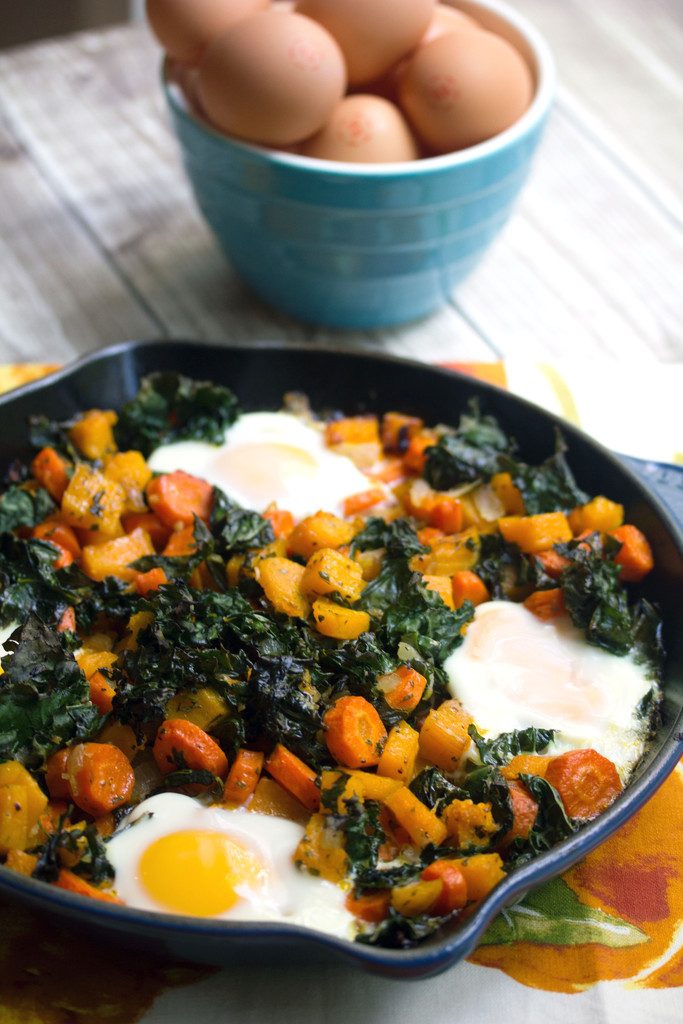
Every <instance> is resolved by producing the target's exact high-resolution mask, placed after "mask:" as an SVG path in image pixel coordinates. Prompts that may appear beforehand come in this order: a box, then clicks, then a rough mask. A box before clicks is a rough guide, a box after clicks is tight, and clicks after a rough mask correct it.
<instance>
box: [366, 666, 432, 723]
mask: <svg viewBox="0 0 683 1024" xmlns="http://www.w3.org/2000/svg"><path fill="white" fill-rule="evenodd" d="M377 682H378V684H379V686H380V688H381V689H382V690H383V691H384V699H385V700H386V702H387V704H388V705H389V707H392V708H394V710H396V711H404V712H405V713H406V714H409V713H410V712H411V711H414V710H415V708H416V707H417V705H418V704H419V703H420V701H421V700H422V694H423V693H424V691H425V687H426V686H427V680H426V679H425V677H424V676H423V675H422V673H421V672H418V671H417V670H416V669H414V668H409V667H408V666H407V665H401V666H400V668H397V669H396V671H395V672H390V673H389V674H388V675H386V676H380V678H379V679H378V680H377Z"/></svg>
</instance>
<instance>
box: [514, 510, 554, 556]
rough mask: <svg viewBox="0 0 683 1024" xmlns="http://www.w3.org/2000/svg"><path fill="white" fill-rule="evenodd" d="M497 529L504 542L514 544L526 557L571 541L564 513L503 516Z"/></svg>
mask: <svg viewBox="0 0 683 1024" xmlns="http://www.w3.org/2000/svg"><path fill="white" fill-rule="evenodd" d="M498 529H499V530H500V532H501V533H502V535H503V537H504V538H505V540H506V541H508V542H509V543H511V544H516V545H517V546H518V547H519V548H521V550H522V551H524V552H525V553H526V554H528V555H533V554H536V552H538V551H545V550H546V548H551V547H552V546H553V544H563V543H565V542H566V541H568V540H571V539H572V531H571V527H570V525H569V521H568V519H567V517H566V515H565V514H564V512H541V513H539V515H536V516H503V517H502V518H501V519H499V520H498Z"/></svg>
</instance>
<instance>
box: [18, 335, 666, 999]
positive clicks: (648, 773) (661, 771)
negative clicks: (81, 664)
mask: <svg viewBox="0 0 683 1024" xmlns="http://www.w3.org/2000/svg"><path fill="white" fill-rule="evenodd" d="M198 348H201V349H203V350H204V351H206V352H208V353H212V354H215V356H216V357H217V358H220V357H221V355H222V354H225V353H226V352H228V353H229V352H231V351H237V352H249V351H250V350H254V349H257V350H259V351H263V350H269V349H270V350H276V351H278V352H281V353H283V354H285V355H286V353H287V352H292V351H295V352H300V353H304V354H306V355H310V354H311V353H312V352H313V353H316V354H323V355H326V356H329V357H330V358H331V359H332V360H334V359H337V358H339V357H343V358H344V359H351V360H354V361H356V362H357V363H358V369H359V372H360V373H362V372H363V370H364V364H365V366H367V367H368V369H370V364H372V363H373V362H374V363H376V364H377V363H380V364H381V363H385V364H386V363H390V364H394V365H398V366H399V367H402V368H404V369H405V370H406V371H408V372H409V371H410V370H411V369H415V370H420V371H425V370H427V371H429V372H430V374H435V375H438V376H440V377H444V378H453V377H455V378H459V379H460V381H461V382H462V383H465V384H469V385H471V386H472V387H473V388H475V390H478V391H480V392H482V393H483V394H484V395H486V394H491V395H498V396H500V393H501V389H499V388H496V387H495V386H494V385H492V384H488V383H487V382H485V381H480V380H474V379H473V378H471V377H469V376H467V375H466V374H464V373H462V372H460V371H457V370H451V369H447V368H444V367H440V366H434V365H431V364H428V363H424V362H420V361H418V360H415V359H406V358H405V357H401V356H396V355H393V354H387V353H376V352H374V351H371V350H360V351H348V350H346V349H344V348H343V347H342V346H340V345H337V346H321V345H314V346H311V345H310V344H306V343H303V342H301V343H289V342H287V343H283V342H282V341H276V340H271V339H263V340H249V341H244V342H234V341H230V342H229V343H228V344H218V343H215V342H214V343H212V342H203V341H202V342H188V341H185V340H182V339H173V340H171V339H160V340H158V341H126V342H120V343H118V344H115V345H111V346H107V347H105V348H103V349H100V350H98V351H95V352H92V353H89V354H87V355H85V356H82V357H81V358H79V359H77V360H75V361H74V362H71V363H69V364H67V365H66V366H65V367H63V368H62V369H60V370H58V371H56V372H55V373H52V374H50V375H49V376H47V377H44V378H40V379H38V380H36V381H32V382H30V383H28V384H26V385H24V386H22V387H20V388H17V389H15V390H13V391H11V392H8V393H7V394H5V395H1V396H0V412H3V411H6V410H9V409H11V406H12V404H13V403H14V402H15V401H16V400H17V399H22V398H24V397H26V396H35V395H38V394H39V393H40V392H41V391H42V390H44V389H46V388H50V387H55V386H56V387H61V388H65V387H68V385H69V383H70V382H71V381H72V380H73V379H74V378H77V377H78V376H79V375H80V374H81V373H82V372H83V371H84V370H87V369H88V368H89V367H92V366H97V364H101V366H102V368H103V369H104V367H105V366H107V364H108V363H111V362H113V363H114V365H119V366H120V367H121V369H123V370H125V369H126V367H125V361H126V359H127V358H128V357H129V356H130V357H131V358H133V359H135V356H136V354H137V353H142V354H145V353H147V352H151V353H159V354H160V360H161V361H163V358H164V356H163V355H162V354H161V353H163V352H164V351H165V352H166V353H168V352H169V351H172V350H176V351H182V350H183V349H185V350H187V353H188V356H189V354H190V352H191V351H193V350H196V349H198ZM128 369H130V367H129V368H128ZM377 369H379V367H377ZM185 372H191V367H188V369H187V371H185ZM370 372H372V371H370ZM503 394H505V395H506V398H507V399H509V400H510V402H511V403H512V405H513V406H517V407H519V408H522V409H526V411H527V412H528V413H530V414H535V415H539V413H540V414H542V415H543V416H544V417H546V418H547V419H548V420H550V421H551V422H554V423H556V424H557V425H559V426H561V428H562V430H563V431H564V433H565V435H567V436H568V437H569V438H570V439H571V438H572V437H574V438H576V439H579V440H583V442H584V443H587V444H588V446H589V447H592V448H593V450H594V452H595V454H597V455H598V456H599V457H600V458H601V459H603V460H605V461H607V462H609V463H611V464H612V465H613V466H614V467H615V468H616V469H617V470H618V471H619V472H620V473H621V474H622V475H623V476H624V477H625V478H626V480H627V481H628V482H629V483H630V484H631V486H632V487H633V488H634V490H635V491H636V492H638V494H639V497H640V498H641V499H642V500H643V501H644V502H645V504H646V505H647V506H648V507H649V508H651V509H653V510H654V511H655V513H656V514H657V515H658V516H659V518H660V519H661V520H662V522H663V524H664V526H665V528H666V530H667V533H668V535H669V538H670V539H671V540H672V541H673V543H674V546H675V547H676V548H677V549H678V552H679V554H680V556H681V557H682V558H683V529H681V527H680V526H679V525H678V523H677V522H676V520H675V519H674V517H673V515H672V513H671V511H670V510H669V509H668V508H667V506H666V505H665V504H664V503H663V502H662V501H661V500H660V499H659V498H658V497H657V495H655V494H653V493H652V492H651V491H649V490H648V489H647V487H646V486H645V484H644V483H643V481H642V480H641V479H639V478H638V476H637V475H636V474H635V473H634V472H633V471H632V470H631V469H630V468H629V467H628V466H627V465H625V464H624V463H623V462H622V460H621V459H619V458H618V456H616V455H615V454H614V453H612V452H611V451H610V450H609V449H607V448H605V447H604V446H603V445H601V444H600V443H599V442H597V441H594V440H593V439H592V438H591V437H589V436H588V435H587V434H585V433H584V432H583V431H582V430H580V429H578V428H576V427H574V426H573V425H572V424H569V423H567V422H566V421H564V420H561V419H560V418H559V417H558V416H555V415H554V414H552V413H548V412H547V411H546V410H544V409H542V408H540V407H539V406H537V405H535V404H534V403H532V402H529V401H528V400H526V399H523V398H520V397H519V396H517V395H514V394H512V393H510V392H503ZM668 724H669V725H670V729H669V732H668V734H666V735H665V736H664V737H663V740H662V744H661V747H660V749H659V750H658V751H657V753H656V754H655V755H654V756H653V758H652V760H651V761H650V763H649V764H648V766H647V768H646V769H645V770H644V771H643V772H642V774H641V775H640V776H638V778H636V780H635V781H634V782H633V783H632V784H630V785H629V786H628V787H627V789H626V790H624V791H623V793H622V794H621V796H620V797H619V799H618V801H617V802H616V803H615V804H613V805H612V806H611V807H610V808H608V809H607V810H606V811H604V812H603V813H602V814H601V815H599V816H598V817H597V818H595V819H594V820H593V821H591V822H589V823H588V824H587V825H586V826H584V827H583V828H582V829H581V830H580V831H579V832H577V833H575V834H574V835H573V836H572V837H570V838H568V839H565V840H563V842H562V843H561V844H560V845H559V846H556V847H553V848H551V849H550V850H547V851H544V852H543V853H541V854H539V855H538V856H537V857H534V858H533V860H531V861H530V862H529V863H528V864H525V865H523V866H522V867H519V868H517V869H516V870H515V871H514V872H512V873H511V874H510V875H507V876H506V878H505V879H504V880H503V881H501V882H500V883H499V884H498V885H497V886H496V888H495V889H493V890H492V892H491V893H490V894H489V896H488V897H486V899H485V900H484V901H482V903H481V904H479V906H478V907H477V908H476V909H475V910H474V912H473V913H472V915H471V916H470V917H469V918H468V919H467V920H466V921H465V922H463V923H462V924H460V923H458V925H457V927H455V928H454V929H453V931H451V932H448V931H446V932H444V933H442V934H441V935H439V934H438V933H437V935H436V936H435V937H434V941H433V942H430V944H429V945H418V946H415V947H413V948H410V949H399V950H395V949H387V948H384V947H378V946H370V945H365V944H362V943H358V942H354V941H352V940H349V939H346V938H338V937H336V936H332V935H327V934H326V933H324V932H318V931H315V930H314V929H309V928H305V927H302V926H299V925H291V924H283V923H281V922H241V921H208V920H205V919H202V918H194V917H189V916H182V915H175V914H166V913H155V912H152V911H145V910H140V909H137V908H135V907H127V906H120V905H116V904H110V903H105V902H100V901H95V900H83V899H81V898H80V897H78V896H77V895H76V894H74V893H70V892H67V891H66V890H63V889H59V888H57V887H54V886H49V885H46V884H45V883H44V882H40V881H38V880H36V879H33V878H28V877H25V876H23V875H20V874H18V873H16V872H13V871H11V870H10V869H8V868H6V867H5V866H4V865H0V892H4V893H5V894H9V895H11V896H14V897H15V898H20V899H21V898H23V900H24V902H26V903H28V904H29V905H33V906H34V907H35V906H36V905H38V906H40V907H41V909H42V908H46V907H47V908H54V909H55V910H59V911H60V912H61V913H62V914H63V915H64V916H67V917H70V918H71V919H82V920H85V921H87V922H88V924H97V923H101V924H103V925H106V924H107V923H109V924H111V925H113V927H114V928H116V929H117V930H118V931H119V932H121V931H123V930H124V928H125V925H126V924H130V925H131V927H132V928H133V931H134V934H135V935H138V936H139V935H142V936H143V937H144V938H150V939H151V938H153V937H158V936H159V935H160V934H161V933H163V934H167V935H173V936H176V937H177V936H186V937H188V938H192V939H194V940H201V939H202V938H205V939H213V940H214V941H215V940H218V939H220V938H222V937H224V938H225V939H231V940H232V941H233V943H234V942H244V943H246V944H254V943H259V942H272V941H273V940H280V941H286V940H288V939H289V940H291V941H292V942H296V941H297V940H298V941H299V942H303V943H305V944H306V945H308V946H309V947H311V948H313V947H316V946H320V947H323V948H326V949H328V950H333V951H335V952H336V954H338V956H339V959H340V962H347V963H355V965H356V966H359V967H366V968H367V969H370V970H372V969H375V970H379V971H383V972H384V973H386V974H389V975H392V976H394V977H396V978H397V979H401V978H405V979H410V978H419V977H426V976H428V975H432V974H436V973H438V972H439V971H441V970H445V969H446V968H447V967H449V966H451V965H453V964H455V963H456V962H457V961H458V960H460V959H462V958H464V957H465V956H467V955H468V954H469V953H470V952H471V951H472V949H473V948H474V947H475V946H476V945H477V942H478V940H479V939H480V938H481V936H482V935H483V933H484V931H485V930H486V927H487V926H488V925H489V924H490V923H491V921H492V920H493V919H494V917H496V916H497V915H498V914H499V913H500V912H501V911H502V910H503V909H504V908H505V907H506V906H507V905H508V904H510V903H511V902H514V901H515V899H518V898H520V897H521V896H523V895H524V894H525V893H526V892H527V891H528V890H529V889H530V888H532V887H536V886H538V885H540V884H542V883H543V882H545V881H548V880H549V879H551V878H554V877H556V876H558V875H559V874H561V873H562V872H563V871H564V870H566V869H567V868H569V867H571V866H572V865H573V864H575V863H576V862H577V861H578V860H579V859H580V858H581V857H583V856H585V854H587V853H589V852H590V851H591V850H593V849H594V848H595V847H596V846H598V845H599V844H601V843H602V842H604V841H605V840H606V839H607V838H608V837H609V836H611V835H612V834H613V833H614V832H615V831H616V830H617V829H619V828H620V827H621V826H622V825H623V824H624V823H625V822H626V821H627V820H628V819H629V818H630V817H631V816H632V815H633V814H634V813H635V812H636V811H637V810H638V809H639V808H640V807H642V806H643V804H645V803H646V802H647V800H649V799H650V797H651V796H652V795H653V794H654V793H655V791H656V790H657V789H658V788H659V787H660V786H661V785H662V784H663V782H664V781H665V779H666V778H667V776H668V775H669V774H670V773H671V771H673V769H674V768H675V766H676V764H677V763H678V761H679V760H680V758H681V757H682V756H683V731H682V730H683V708H682V709H681V711H680V712H679V714H678V715H677V716H676V718H675V719H674V720H672V721H671V722H670V723H668ZM190 958H191V957H190ZM198 959H199V958H198Z"/></svg>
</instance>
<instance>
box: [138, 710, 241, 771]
mask: <svg viewBox="0 0 683 1024" xmlns="http://www.w3.org/2000/svg"><path fill="white" fill-rule="evenodd" d="M152 753H153V754H154V760H155V761H156V763H157V766H158V768H159V771H161V772H163V773H164V775H166V774H167V773H168V772H172V771H176V770H177V769H179V768H183V767H185V768H191V769H192V770H193V771H208V772H211V774H212V775H217V776H218V778H220V779H224V778H225V776H226V775H227V774H228V759H227V757H226V756H225V754H224V753H223V751H222V750H221V748H220V747H219V746H218V744H217V743H216V741H215V740H214V739H212V738H211V736H209V734H208V733H207V732H204V730H203V729H200V728H199V726H198V725H195V724H194V722H189V721H188V720H187V719H185V718H167V719H166V721H165V722H162V724H161V725H160V726H159V730H158V732H157V736H156V740H155V741H154V747H153V749H152Z"/></svg>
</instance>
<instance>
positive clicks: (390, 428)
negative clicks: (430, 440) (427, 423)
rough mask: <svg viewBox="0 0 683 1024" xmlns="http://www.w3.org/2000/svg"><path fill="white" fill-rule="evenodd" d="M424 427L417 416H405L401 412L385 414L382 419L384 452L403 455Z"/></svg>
mask: <svg viewBox="0 0 683 1024" xmlns="http://www.w3.org/2000/svg"><path fill="white" fill-rule="evenodd" d="M423 426H424V424H423V422H422V420H420V419H418V418H417V416H406V415H405V414H404V413H402V412H385V414H384V416H383V417H382V429H381V437H382V445H383V447H384V450H385V452H391V453H392V454H396V455H403V454H404V452H405V451H407V449H408V445H409V444H410V442H411V440H412V439H413V438H414V437H415V436H416V434H419V433H420V431H421V430H422V427H423Z"/></svg>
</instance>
